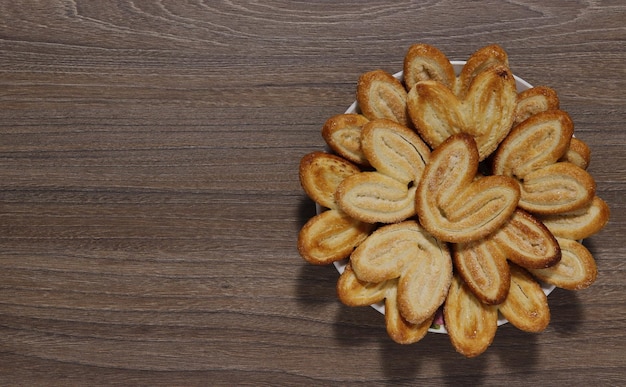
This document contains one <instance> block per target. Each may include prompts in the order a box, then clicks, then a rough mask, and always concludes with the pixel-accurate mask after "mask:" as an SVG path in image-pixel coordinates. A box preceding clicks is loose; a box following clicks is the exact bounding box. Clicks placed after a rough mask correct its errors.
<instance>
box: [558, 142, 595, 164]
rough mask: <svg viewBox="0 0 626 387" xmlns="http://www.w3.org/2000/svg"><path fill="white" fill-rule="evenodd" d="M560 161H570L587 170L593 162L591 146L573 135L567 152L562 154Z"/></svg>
mask: <svg viewBox="0 0 626 387" xmlns="http://www.w3.org/2000/svg"><path fill="white" fill-rule="evenodd" d="M559 161H569V162H570V163H572V164H575V165H577V166H578V167H580V168H582V169H585V170H586V169H587V167H589V163H590V162H591V149H589V146H587V144H586V143H585V142H584V141H582V140H580V139H578V138H576V137H572V139H571V140H570V143H569V148H568V149H567V152H565V154H564V155H563V156H561V158H560V159H559Z"/></svg>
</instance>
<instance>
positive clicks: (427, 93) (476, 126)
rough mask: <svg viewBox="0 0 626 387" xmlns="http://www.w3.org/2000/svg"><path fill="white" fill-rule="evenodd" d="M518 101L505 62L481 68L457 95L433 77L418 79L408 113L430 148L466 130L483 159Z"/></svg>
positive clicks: (502, 133) (504, 129) (509, 122)
mask: <svg viewBox="0 0 626 387" xmlns="http://www.w3.org/2000/svg"><path fill="white" fill-rule="evenodd" d="M516 101H517V91H516V87H515V79H514V77H513V74H512V73H511V71H510V70H509V69H508V68H507V67H504V66H496V67H491V68H488V69H487V70H484V71H483V72H481V73H480V74H478V75H477V76H476V77H475V78H474V79H473V81H472V84H471V85H470V88H469V90H468V93H467V95H466V96H465V97H464V98H462V99H459V98H457V96H456V95H455V94H454V93H453V92H452V91H451V90H450V89H449V88H447V87H446V86H444V85H443V84H441V83H439V82H435V81H423V82H418V83H417V84H416V85H415V86H414V87H413V88H412V89H411V91H410V92H409V94H408V97H407V107H408V112H409V117H410V118H411V121H412V122H413V124H414V126H415V128H416V129H417V131H418V132H419V134H420V136H421V137H422V138H423V139H424V140H425V141H426V143H428V144H429V145H430V146H431V148H436V147H438V146H439V145H440V144H441V143H442V142H443V141H445V140H446V139H447V138H448V137H450V136H451V135H453V134H456V133H467V134H470V135H472V137H474V140H475V141H476V144H477V145H478V153H479V156H480V160H484V159H485V158H486V157H487V156H489V155H490V154H491V153H492V152H493V151H495V150H496V148H497V147H498V144H499V143H500V142H501V141H502V140H503V139H504V138H505V137H506V136H507V134H508V133H509V130H510V129H511V126H512V124H513V113H514V111H515V106H516Z"/></svg>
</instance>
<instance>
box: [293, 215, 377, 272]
mask: <svg viewBox="0 0 626 387" xmlns="http://www.w3.org/2000/svg"><path fill="white" fill-rule="evenodd" d="M373 229H374V225H371V224H368V223H364V222H360V221H358V220H355V219H352V218H350V217H349V216H347V215H346V214H344V213H343V212H341V211H339V210H328V211H324V212H322V213H321V214H319V215H316V216H314V217H313V218H311V219H309V221H308V222H306V224H305V225H304V226H303V227H302V228H301V229H300V232H299V233H298V252H299V253H300V255H301V256H302V258H304V259H305V260H306V261H308V262H309V263H312V264H314V265H327V264H329V263H332V262H335V261H339V260H341V259H344V258H347V257H348V256H349V255H350V253H352V251H353V250H354V248H355V247H356V246H358V245H359V244H360V243H361V242H363V241H364V240H365V238H367V236H368V235H369V234H370V233H371V232H372V231H373Z"/></svg>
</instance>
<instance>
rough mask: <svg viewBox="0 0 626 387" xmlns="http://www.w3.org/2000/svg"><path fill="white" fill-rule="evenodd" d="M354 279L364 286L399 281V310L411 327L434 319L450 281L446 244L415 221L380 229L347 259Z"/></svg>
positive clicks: (448, 255)
mask: <svg viewBox="0 0 626 387" xmlns="http://www.w3.org/2000/svg"><path fill="white" fill-rule="evenodd" d="M350 262H351V265H352V269H353V270H354V272H355V274H356V276H357V278H359V279H360V280H362V281H366V282H374V283H377V282H382V281H385V280H389V279H394V278H399V280H398V309H399V310H400V313H401V314H402V316H403V317H404V318H405V319H406V320H407V321H409V322H411V323H413V324H420V323H422V322H424V320H426V319H427V318H430V317H431V316H433V315H434V313H435V311H436V310H437V308H439V306H440V305H441V304H442V303H443V300H444V298H445V295H446V293H447V291H448V287H449V286H450V281H451V279H452V260H451V257H450V252H449V250H448V247H447V246H446V244H445V243H442V242H440V241H439V240H437V239H436V238H434V237H432V236H431V235H430V234H428V233H427V232H426V231H425V230H424V229H423V228H422V227H421V226H420V225H419V224H418V223H417V222H416V221H412V220H407V221H404V222H401V223H396V224H390V225H386V226H383V227H380V228H379V229H377V230H376V231H374V232H373V233H372V235H370V236H369V237H368V238H367V239H366V240H365V241H364V242H363V243H361V244H360V245H359V247H357V248H356V249H355V250H354V252H353V253H352V255H351V257H350Z"/></svg>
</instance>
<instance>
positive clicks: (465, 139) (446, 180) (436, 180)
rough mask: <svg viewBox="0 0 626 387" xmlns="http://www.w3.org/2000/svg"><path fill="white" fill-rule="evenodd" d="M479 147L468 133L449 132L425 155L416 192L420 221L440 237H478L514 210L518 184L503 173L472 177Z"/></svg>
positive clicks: (451, 239) (461, 240)
mask: <svg viewBox="0 0 626 387" xmlns="http://www.w3.org/2000/svg"><path fill="white" fill-rule="evenodd" d="M477 170H478V150H477V148H476V143H475V141H474V139H473V138H472V137H471V136H470V135H467V134H457V135H454V136H451V137H450V138H449V139H447V140H446V141H445V142H444V143H443V144H441V145H440V146H439V147H438V148H437V149H435V150H434V151H433V152H432V153H431V154H430V162H429V163H428V164H427V165H426V169H425V170H424V173H423V174H422V179H421V180H420V183H419V185H418V188H417V193H416V211H417V214H418V216H419V220H420V223H421V224H422V225H423V227H424V228H425V229H426V230H428V232H430V233H431V234H432V235H434V236H435V237H437V238H439V239H440V240H442V241H446V242H454V243H467V242H471V241H473V240H477V239H480V238H483V237H485V236H487V235H489V234H491V233H493V232H494V231H495V230H497V229H498V228H499V227H500V226H502V225H503V224H504V223H505V222H506V221H507V220H508V219H509V218H510V217H511V215H512V214H513V211H515V208H516V206H517V203H518V201H519V197H520V191H519V185H518V183H517V182H516V181H515V180H513V179H511V178H509V177H505V176H487V177H482V178H479V179H475V177H476V173H477Z"/></svg>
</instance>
